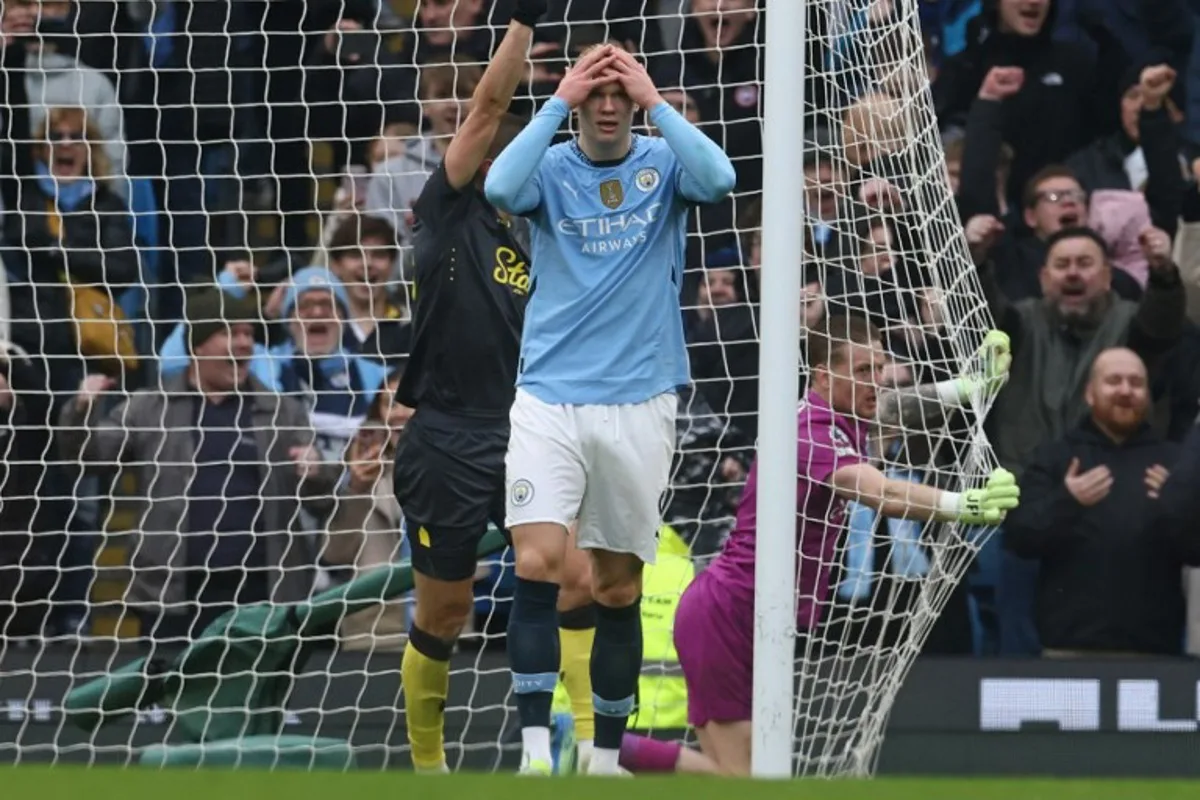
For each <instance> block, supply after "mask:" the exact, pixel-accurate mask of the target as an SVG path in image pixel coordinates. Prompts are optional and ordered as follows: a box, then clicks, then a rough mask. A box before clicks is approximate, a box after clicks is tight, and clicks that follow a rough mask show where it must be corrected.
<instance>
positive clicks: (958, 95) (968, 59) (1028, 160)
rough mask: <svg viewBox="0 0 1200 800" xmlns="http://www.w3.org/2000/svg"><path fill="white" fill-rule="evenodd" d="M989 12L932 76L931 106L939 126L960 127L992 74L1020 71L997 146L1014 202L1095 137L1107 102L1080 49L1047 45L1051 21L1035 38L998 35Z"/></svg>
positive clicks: (990, 7) (989, 9)
mask: <svg viewBox="0 0 1200 800" xmlns="http://www.w3.org/2000/svg"><path fill="white" fill-rule="evenodd" d="M995 7H996V4H995V3H992V2H989V3H986V4H985V8H984V11H983V12H982V13H981V14H980V16H979V18H978V19H977V23H978V24H976V25H974V26H973V27H972V29H971V35H972V37H973V38H971V39H969V40H968V43H967V47H966V49H965V50H963V51H962V52H961V53H959V54H958V55H956V56H955V57H954V58H952V59H950V60H949V61H948V62H947V63H946V64H945V66H944V67H943V68H942V70H941V71H940V72H939V73H938V77H937V80H936V81H935V83H934V85H933V101H934V107H935V110H936V112H937V118H938V121H939V123H940V124H941V125H942V126H943V127H946V126H952V125H959V126H962V125H965V124H966V118H967V112H968V111H969V109H970V108H971V104H972V103H974V102H975V99H976V96H977V95H978V94H979V87H980V86H981V85H982V84H983V79H984V77H985V76H986V75H987V73H988V71H989V70H990V69H991V68H992V67H1021V68H1022V69H1024V70H1025V82H1024V84H1023V85H1022V87H1021V91H1019V92H1018V93H1017V94H1016V95H1015V96H1014V97H1012V98H1010V99H1009V100H1008V101H1007V102H1005V103H1004V125H1003V128H1004V141H1006V142H1008V144H1009V145H1010V146H1011V147H1012V149H1013V152H1014V154H1015V155H1014V159H1013V164H1012V170H1011V172H1010V174H1009V182H1008V191H1007V193H1006V194H1007V197H1008V198H1009V199H1010V201H1011V202H1013V203H1017V202H1018V201H1019V198H1020V193H1021V190H1022V188H1023V187H1024V186H1025V183H1026V181H1028V180H1029V178H1030V177H1032V176H1033V174H1034V173H1035V172H1036V171H1037V170H1039V169H1041V168H1042V167H1044V166H1046V165H1047V164H1055V163H1061V162H1062V161H1063V160H1064V159H1066V157H1067V156H1069V155H1071V154H1072V153H1074V152H1075V151H1076V150H1079V149H1080V148H1082V147H1084V146H1085V145H1087V144H1088V143H1090V142H1091V141H1092V140H1094V139H1095V138H1097V136H1098V135H1099V133H1100V132H1101V131H1102V130H1103V120H1104V119H1105V115H1106V114H1107V113H1108V111H1109V109H1108V108H1106V107H1105V102H1106V101H1108V100H1109V98H1110V95H1109V94H1107V93H1103V92H1100V91H1098V90H1097V87H1096V85H1095V83H1096V79H1095V75H1094V73H1093V64H1092V58H1091V57H1090V56H1089V55H1088V54H1087V52H1086V51H1085V50H1083V49H1082V48H1080V47H1078V46H1076V45H1074V44H1071V43H1068V42H1055V41H1053V40H1052V38H1051V32H1052V29H1053V27H1054V18H1053V15H1051V16H1050V17H1049V18H1047V20H1046V22H1045V24H1044V25H1043V27H1042V33H1041V35H1039V36H1036V37H1034V38H1024V37H1020V36H1012V35H1008V34H1002V33H1000V32H999V30H998V28H997V25H996V22H995V20H996V9H995Z"/></svg>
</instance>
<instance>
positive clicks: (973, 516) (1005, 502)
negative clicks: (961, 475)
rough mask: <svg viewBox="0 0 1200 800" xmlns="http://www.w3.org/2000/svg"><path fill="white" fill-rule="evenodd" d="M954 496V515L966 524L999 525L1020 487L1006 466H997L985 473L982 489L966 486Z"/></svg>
mask: <svg viewBox="0 0 1200 800" xmlns="http://www.w3.org/2000/svg"><path fill="white" fill-rule="evenodd" d="M956 498H957V503H956V505H957V508H956V509H955V510H954V512H953V513H954V518H955V519H956V520H957V521H959V522H965V523H967V524H969V525H999V524H1000V523H1001V522H1003V521H1004V517H1005V515H1006V514H1008V512H1009V511H1012V510H1013V509H1014V508H1016V507H1017V504H1018V502H1020V499H1021V489H1020V487H1018V486H1017V479H1016V477H1014V476H1013V474H1012V473H1011V472H1009V471H1008V470H1006V469H997V470H995V471H994V472H992V474H991V475H989V476H988V479H987V483H985V484H984V485H983V488H982V489H968V490H967V491H965V492H963V493H962V494H960V495H957V496H956Z"/></svg>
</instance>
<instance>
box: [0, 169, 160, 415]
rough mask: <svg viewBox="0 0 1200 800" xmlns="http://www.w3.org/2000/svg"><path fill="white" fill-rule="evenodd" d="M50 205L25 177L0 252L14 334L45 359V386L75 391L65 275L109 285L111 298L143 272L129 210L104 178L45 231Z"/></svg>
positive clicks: (77, 366)
mask: <svg viewBox="0 0 1200 800" xmlns="http://www.w3.org/2000/svg"><path fill="white" fill-rule="evenodd" d="M52 207H53V201H52V200H51V199H50V198H49V197H47V196H46V195H45V194H43V193H42V192H41V190H39V189H38V188H37V185H36V184H35V183H34V182H32V181H25V182H23V184H22V189H21V209H20V212H19V213H9V214H7V215H6V219H5V226H4V228H5V240H6V245H7V247H6V249H5V251H4V255H3V258H4V266H5V268H6V269H7V270H8V275H9V302H10V303H11V307H12V338H13V341H14V342H16V343H17V344H18V345H20V346H21V347H23V348H24V349H25V350H26V351H27V352H28V353H29V354H30V355H31V356H33V357H34V358H35V359H36V358H38V357H39V356H44V357H46V358H47V372H48V373H49V378H50V386H51V389H53V390H54V391H56V392H73V391H74V389H75V387H76V386H77V385H78V383H79V379H80V378H81V377H82V372H83V370H84V363H83V359H82V358H81V357H80V353H79V346H78V343H77V341H76V334H75V323H74V321H73V320H72V317H71V290H70V287H69V286H68V285H67V283H66V282H65V280H64V277H63V276H64V274H65V275H69V276H70V279H71V280H72V281H75V282H77V283H84V284H95V285H103V286H107V287H108V289H109V291H110V292H112V294H113V296H114V297H117V296H119V295H120V293H121V292H122V291H123V290H124V289H126V288H128V287H129V286H131V285H134V284H136V283H138V282H139V280H140V279H141V274H140V262H139V260H138V255H137V251H136V250H135V249H134V244H133V226H132V222H131V219H130V215H129V209H128V208H127V207H126V206H125V202H124V201H123V200H122V199H121V198H120V197H118V196H117V195H116V194H115V193H113V192H112V191H111V190H110V189H108V188H107V187H106V186H105V184H103V183H101V184H99V185H98V187H97V189H96V192H95V193H94V194H93V195H92V196H91V198H90V199H89V200H88V201H86V202H85V203H84V204H83V205H81V206H80V207H79V208H78V209H76V210H75V211H72V212H69V213H65V214H62V215H61V217H60V220H61V231H60V233H59V235H57V236H55V235H53V234H52V233H51V230H50V224H49V218H50V215H49V209H51V208H52Z"/></svg>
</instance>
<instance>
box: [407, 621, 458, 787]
mask: <svg viewBox="0 0 1200 800" xmlns="http://www.w3.org/2000/svg"><path fill="white" fill-rule="evenodd" d="M452 648H453V645H451V644H450V643H447V642H443V641H440V640H439V639H436V638H434V637H433V636H430V635H429V634H428V633H425V632H424V631H422V630H420V629H418V628H416V627H413V628H412V629H411V630H410V631H409V634H408V643H407V644H406V645H405V647H404V658H403V660H402V661H401V663H400V680H401V681H402V683H403V686H404V712H405V721H406V722H407V725H408V743H409V745H410V746H411V747H412V761H413V768H414V769H416V770H418V771H437V770H440V769H442V768H443V767H444V765H445V763H446V748H445V727H446V694H447V693H448V692H449V690H450V653H451V650H452Z"/></svg>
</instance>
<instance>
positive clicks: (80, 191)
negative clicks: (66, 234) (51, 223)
mask: <svg viewBox="0 0 1200 800" xmlns="http://www.w3.org/2000/svg"><path fill="white" fill-rule="evenodd" d="M34 169H36V170H37V184H38V188H39V189H41V190H42V192H43V193H44V194H45V195H46V196H47V197H53V198H54V205H55V206H56V207H57V208H58V210H59V211H61V212H64V213H68V214H69V213H70V212H72V211H75V210H77V209H78V208H79V207H80V206H81V205H83V204H84V202H85V201H87V199H88V198H90V197H91V196H92V195H93V194H95V192H96V182H95V181H94V180H92V179H91V178H73V179H71V180H68V181H64V180H62V179H60V178H55V177H54V176H53V175H51V174H50V168H49V167H48V166H46V164H45V163H44V162H42V161H39V162H37V164H35V165H34Z"/></svg>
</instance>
